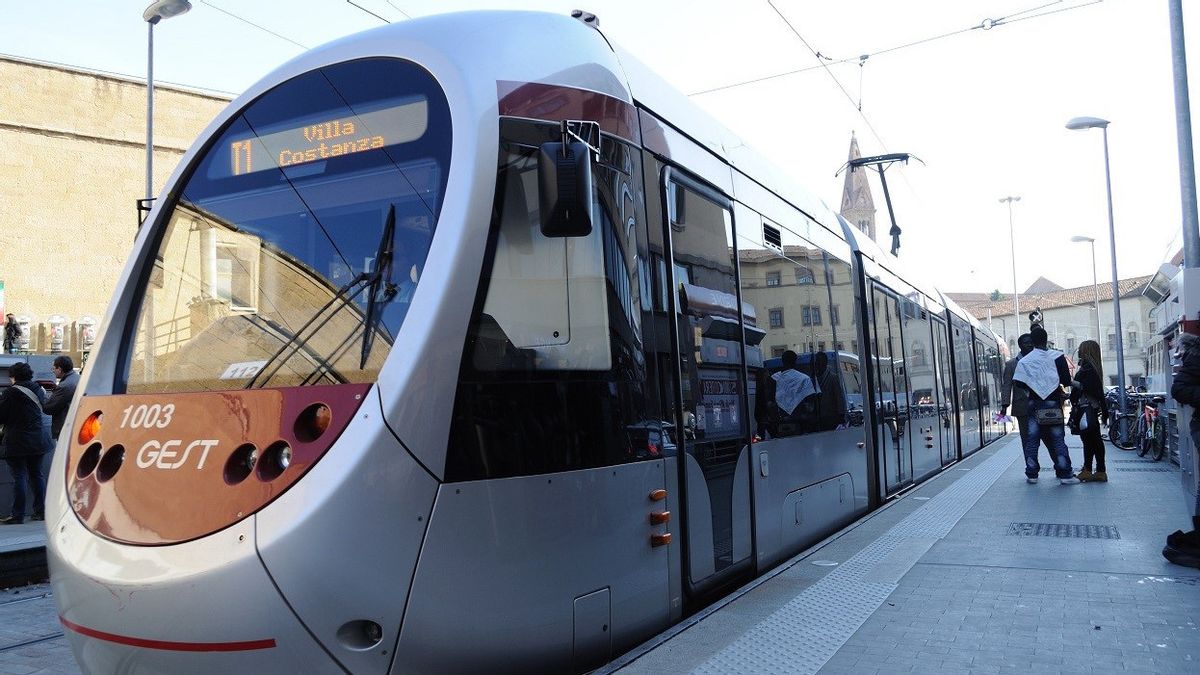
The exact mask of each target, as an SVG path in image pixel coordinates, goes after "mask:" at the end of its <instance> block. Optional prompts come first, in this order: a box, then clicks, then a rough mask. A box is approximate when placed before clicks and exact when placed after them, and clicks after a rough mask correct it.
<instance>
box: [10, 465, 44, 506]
mask: <svg viewBox="0 0 1200 675" xmlns="http://www.w3.org/2000/svg"><path fill="white" fill-rule="evenodd" d="M4 461H6V462H8V468H9V470H10V471H12V477H13V509H12V517H13V519H14V520H25V481H26V479H28V480H29V486H30V487H31V488H33V515H35V516H41V515H43V514H44V513H45V510H46V478H45V476H43V475H42V456H41V455H26V456H24V457H12V458H9V459H6V460H4Z"/></svg>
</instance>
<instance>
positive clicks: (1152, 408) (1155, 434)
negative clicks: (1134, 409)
mask: <svg viewBox="0 0 1200 675" xmlns="http://www.w3.org/2000/svg"><path fill="white" fill-rule="evenodd" d="M1164 402H1166V397H1164V396H1157V395H1156V396H1151V397H1150V398H1149V400H1146V399H1145V398H1143V399H1142V412H1141V416H1140V417H1138V436H1139V441H1140V445H1139V447H1138V457H1145V456H1146V455H1150V456H1151V458H1153V459H1154V461H1156V462H1157V461H1159V460H1161V459H1162V458H1163V455H1165V454H1166V451H1167V442H1166V441H1167V438H1166V436H1167V434H1166V431H1167V430H1166V424H1165V423H1164V422H1163V421H1161V420H1160V419H1159V407H1160V406H1161V405H1162V404H1163V403H1164Z"/></svg>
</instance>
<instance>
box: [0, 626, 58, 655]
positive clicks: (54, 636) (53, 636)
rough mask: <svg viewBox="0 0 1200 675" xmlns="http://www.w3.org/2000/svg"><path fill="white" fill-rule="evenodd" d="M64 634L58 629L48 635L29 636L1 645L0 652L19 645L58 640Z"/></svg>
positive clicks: (18, 647) (10, 649) (25, 645)
mask: <svg viewBox="0 0 1200 675" xmlns="http://www.w3.org/2000/svg"><path fill="white" fill-rule="evenodd" d="M64 635H65V634H64V633H63V632H62V631H58V632H57V633H51V634H50V635H43V636H41V637H36V638H31V639H29V640H23V641H21V642H14V643H13V644H11V645H6V646H3V647H0V654H3V653H4V652H9V651H12V650H14V649H20V648H21V647H28V646H30V645H36V644H41V643H42V642H49V641H51V640H58V639H61V638H63V637H64Z"/></svg>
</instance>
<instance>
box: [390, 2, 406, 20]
mask: <svg viewBox="0 0 1200 675" xmlns="http://www.w3.org/2000/svg"><path fill="white" fill-rule="evenodd" d="M386 1H387V4H389V5H391V6H392V9H394V10H396V11H397V12H400V16H403V17H404V18H406V19H411V18H412V17H411V16H409V15H408V13H407V12H405V11H404V10H402V9H400V7H399V6H397V5H396V3H394V2H392V0H386Z"/></svg>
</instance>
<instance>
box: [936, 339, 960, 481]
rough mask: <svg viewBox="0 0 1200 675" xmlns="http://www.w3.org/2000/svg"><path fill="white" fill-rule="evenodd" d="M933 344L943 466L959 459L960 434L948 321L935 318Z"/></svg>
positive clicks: (938, 424)
mask: <svg viewBox="0 0 1200 675" xmlns="http://www.w3.org/2000/svg"><path fill="white" fill-rule="evenodd" d="M933 343H934V347H935V348H936V355H935V357H934V361H933V363H934V368H935V370H936V375H935V380H936V382H937V386H936V387H935V388H936V389H937V393H938V398H937V408H938V419H937V426H938V429H939V430H940V431H939V432H938V433H940V434H941V437H942V466H946V465H947V464H950V463H951V462H953V461H954V460H956V459H958V434H956V433H954V431H955V427H956V426H957V425H956V424H955V422H956V418H955V414H954V384H953V381H952V380H951V378H950V341H949V339H948V337H947V334H946V321H945V320H944V319H942V318H941V317H936V316H935V317H933Z"/></svg>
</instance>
